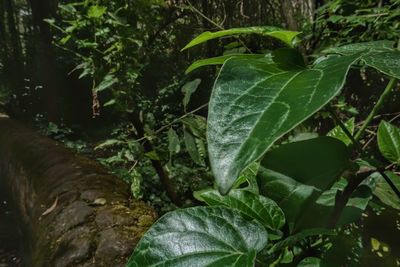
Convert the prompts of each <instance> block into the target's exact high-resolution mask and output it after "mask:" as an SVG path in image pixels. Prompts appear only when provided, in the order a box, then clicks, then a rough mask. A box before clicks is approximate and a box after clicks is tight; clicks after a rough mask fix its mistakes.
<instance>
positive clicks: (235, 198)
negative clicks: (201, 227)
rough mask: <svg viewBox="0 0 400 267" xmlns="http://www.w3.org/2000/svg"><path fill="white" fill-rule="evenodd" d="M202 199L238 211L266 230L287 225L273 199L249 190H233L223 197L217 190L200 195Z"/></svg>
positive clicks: (211, 204) (209, 203) (212, 204)
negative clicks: (257, 222) (254, 220)
mask: <svg viewBox="0 0 400 267" xmlns="http://www.w3.org/2000/svg"><path fill="white" fill-rule="evenodd" d="M200 198H201V199H203V200H204V201H205V202H206V203H207V204H208V205H210V206H217V205H221V206H227V207H228V208H232V209H236V210H238V211H240V212H241V213H242V214H244V215H245V216H246V217H248V218H250V219H256V220H258V221H259V222H260V223H262V224H263V225H264V226H265V227H266V228H268V229H273V230H278V229H280V228H282V226H283V225H284V224H285V215H284V214H283V211H282V210H281V209H280V208H279V207H278V205H277V204H276V203H275V202H274V201H273V200H271V199H268V198H266V197H263V196H261V195H258V194H254V193H252V192H249V191H247V190H239V189H235V190H231V191H230V192H229V194H228V195H225V196H222V195H221V194H220V193H219V192H218V191H217V190H209V191H205V192H202V193H200Z"/></svg>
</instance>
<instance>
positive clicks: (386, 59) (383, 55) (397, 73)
mask: <svg viewBox="0 0 400 267" xmlns="http://www.w3.org/2000/svg"><path fill="white" fill-rule="evenodd" d="M393 46H394V42H392V41H374V42H365V43H355V44H350V45H345V46H340V47H335V48H330V49H327V50H325V51H324V52H325V53H335V54H341V55H354V54H356V53H362V57H361V60H362V61H363V62H364V63H365V64H366V65H368V66H370V67H372V68H375V69H377V70H378V71H380V72H382V73H384V74H386V75H389V76H391V77H395V78H398V79H400V51H398V50H396V49H394V48H393Z"/></svg>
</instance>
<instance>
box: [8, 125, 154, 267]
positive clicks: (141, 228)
mask: <svg viewBox="0 0 400 267" xmlns="http://www.w3.org/2000/svg"><path fill="white" fill-rule="evenodd" d="M0 182H1V184H2V185H3V186H4V185H6V186H7V188H8V191H9V192H10V193H11V194H12V196H13V199H14V201H15V204H16V205H17V206H18V209H19V212H20V218H21V225H22V229H23V231H24V235H23V236H24V238H25V240H24V241H25V242H26V244H27V246H28V249H29V252H30V253H29V254H30V257H29V259H25V266H32V267H47V266H57V267H69V266H71V267H72V266H85V267H88V266H93V267H94V266H107V267H108V266H125V264H126V261H127V258H128V257H129V255H130V254H131V252H132V251H133V248H134V246H135V245H136V243H137V242H138V240H139V239H140V238H141V236H142V234H143V233H144V232H145V231H146V230H147V229H148V227H150V225H151V224H152V223H153V222H154V221H155V218H156V215H155V212H154V210H153V209H152V208H150V207H149V206H147V205H146V204H144V203H143V202H140V201H129V196H130V190H129V186H128V184H126V183H125V182H123V181H122V180H121V179H119V178H117V177H115V176H113V175H110V174H109V173H108V172H106V171H105V170H104V169H103V168H102V167H100V166H99V165H98V164H97V163H95V162H93V161H91V160H89V159H87V158H84V157H81V156H78V155H76V154H74V153H72V152H71V151H69V150H68V149H65V148H64V147H63V146H62V145H60V144H59V143H56V142H54V141H52V140H50V139H48V138H44V137H41V136H39V135H38V134H36V133H34V132H33V131H31V130H29V129H27V128H25V127H23V126H21V125H19V124H18V123H16V122H15V121H12V120H10V119H8V118H0Z"/></svg>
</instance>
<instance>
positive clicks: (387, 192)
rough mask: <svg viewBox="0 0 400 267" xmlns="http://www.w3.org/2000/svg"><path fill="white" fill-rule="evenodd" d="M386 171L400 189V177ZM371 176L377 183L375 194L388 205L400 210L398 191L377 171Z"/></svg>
mask: <svg viewBox="0 0 400 267" xmlns="http://www.w3.org/2000/svg"><path fill="white" fill-rule="evenodd" d="M385 173H386V174H387V176H389V178H390V180H391V181H392V182H393V184H394V185H395V186H396V187H397V188H398V189H399V190H400V177H399V176H398V175H396V174H395V173H393V172H385ZM371 178H372V180H373V182H374V184H375V188H374V190H373V193H374V195H375V196H376V197H378V198H379V200H380V201H382V202H383V203H385V204H386V205H388V206H390V207H392V208H395V209H398V210H400V199H399V198H398V196H397V195H396V193H395V192H393V190H392V189H391V188H390V186H389V185H388V183H387V182H386V181H385V179H384V178H383V177H382V176H381V175H380V174H379V173H377V172H376V173H374V174H372V175H371Z"/></svg>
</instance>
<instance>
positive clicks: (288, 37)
mask: <svg viewBox="0 0 400 267" xmlns="http://www.w3.org/2000/svg"><path fill="white" fill-rule="evenodd" d="M240 34H260V35H264V36H269V37H272V38H276V39H278V40H281V41H282V42H284V43H285V44H286V45H288V46H292V44H293V39H294V38H295V37H296V36H297V35H299V34H300V33H299V32H294V31H286V30H282V29H280V28H277V27H269V26H264V27H248V28H233V29H229V30H222V31H218V32H203V33H202V34H200V35H199V36H197V37H196V38H195V39H193V40H192V41H191V42H190V43H188V44H187V45H186V46H185V47H184V48H183V49H182V50H185V49H188V48H190V47H193V46H196V45H198V44H201V43H204V42H206V41H209V40H212V39H216V38H221V37H225V36H235V35H240Z"/></svg>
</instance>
